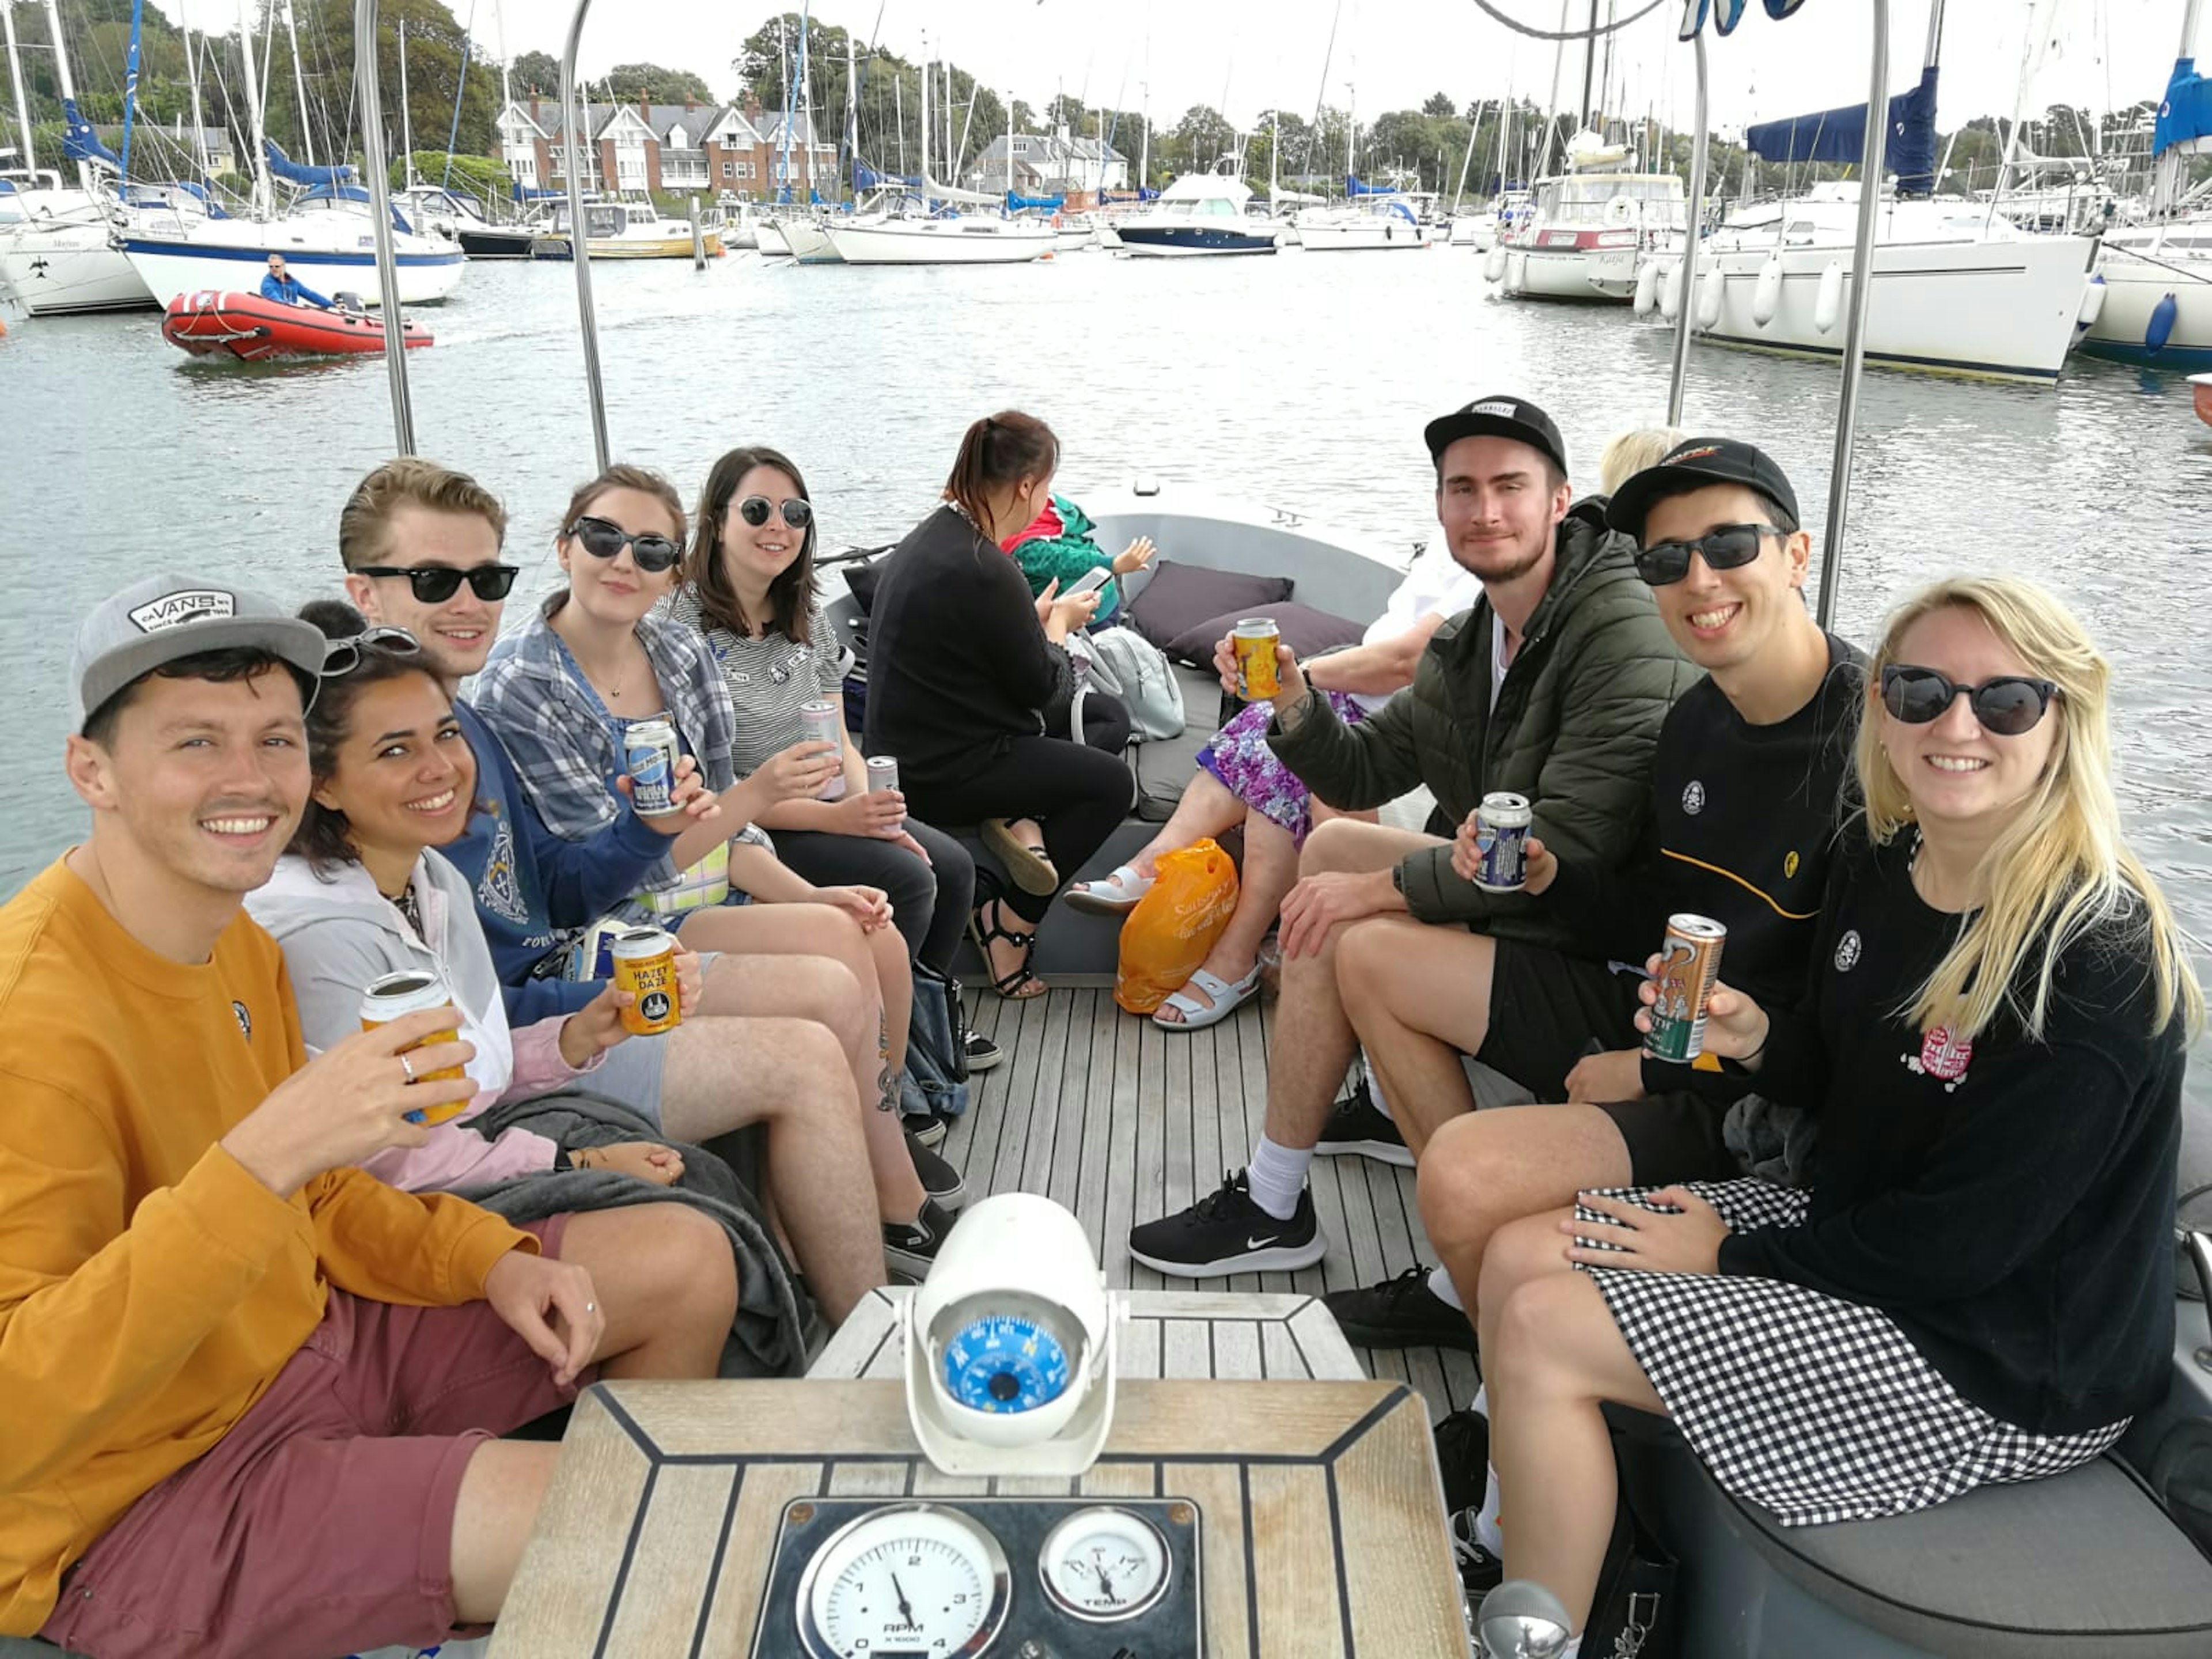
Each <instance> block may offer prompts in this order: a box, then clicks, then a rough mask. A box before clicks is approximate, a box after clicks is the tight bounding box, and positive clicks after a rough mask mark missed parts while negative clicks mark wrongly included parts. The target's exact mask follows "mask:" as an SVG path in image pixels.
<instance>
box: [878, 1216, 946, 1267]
mask: <svg viewBox="0 0 2212 1659" xmlns="http://www.w3.org/2000/svg"><path fill="white" fill-rule="evenodd" d="M951 1231H952V1217H951V1215H950V1214H948V1213H947V1212H946V1211H945V1206H943V1205H941V1204H939V1202H938V1201H937V1200H935V1199H933V1198H926V1199H924V1200H922V1202H921V1214H920V1215H918V1216H916V1217H915V1218H914V1219H913V1221H912V1222H911V1223H909V1224H908V1225H905V1226H901V1225H898V1224H897V1223H896V1222H890V1221H886V1222H885V1223H884V1263H885V1265H887V1266H888V1267H890V1270H891V1272H892V1273H896V1274H897V1275H898V1276H899V1277H900V1278H902V1279H911V1280H913V1281H914V1282H915V1284H917V1285H919V1284H920V1283H921V1281H922V1280H923V1279H927V1278H928V1277H929V1269H930V1266H931V1264H932V1263H933V1262H934V1261H936V1260H937V1248H938V1246H939V1245H940V1244H942V1243H945V1235H946V1234H947V1233H949V1232H951Z"/></svg>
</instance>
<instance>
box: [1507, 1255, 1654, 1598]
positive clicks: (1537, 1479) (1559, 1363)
mask: <svg viewBox="0 0 2212 1659" xmlns="http://www.w3.org/2000/svg"><path fill="white" fill-rule="evenodd" d="M1553 1237H1554V1238H1557V1237H1559V1235H1558V1234H1556V1233H1554V1234H1553ZM1483 1352H1484V1355H1485V1358H1486V1367H1485V1369H1486V1380H1487V1382H1488V1383H1489V1386H1490V1416H1491V1436H1490V1456H1491V1462H1492V1464H1493V1465H1494V1466H1495V1467H1496V1468H1497V1470H1498V1498H1499V1512H1498V1524H1499V1526H1500V1528H1501V1529H1502V1530H1503V1531H1504V1534H1505V1572H1506V1576H1507V1577H1510V1578H1529V1579H1534V1581H1535V1582H1536V1583H1540V1584H1541V1585H1543V1586H1544V1588H1545V1589H1548V1590H1550V1591H1551V1592H1552V1594H1553V1595H1556V1596H1558V1597H1559V1601H1560V1602H1561V1603H1562V1604H1563V1605H1564V1606H1565V1608H1566V1610H1567V1616H1568V1620H1569V1623H1570V1625H1571V1626H1572V1627H1573V1628H1574V1629H1576V1630H1580V1629H1581V1628H1582V1626H1583V1624H1584V1623H1585V1622H1586V1621H1587V1620H1588V1619H1589V1608H1590V1601H1591V1599H1592V1598H1593V1597H1594V1596H1595V1595H1596V1592H1597V1577H1598V1571H1599V1570H1600V1568H1601V1567H1602V1566H1603V1565H1604V1564H1605V1549H1606V1544H1607V1541H1609V1540H1610V1538H1611V1537H1612V1535H1613V1504H1614V1499H1615V1495H1616V1493H1617V1491H1618V1486H1617V1481H1618V1478H1619V1477H1618V1475H1617V1474H1616V1472H1615V1469H1614V1467H1613V1441H1612V1437H1611V1436H1610V1434H1609V1433H1608V1432H1607V1428H1606V1424H1605V1419H1604V1417H1603V1416H1602V1415H1601V1413H1600V1412H1599V1409H1598V1407H1599V1406H1600V1404H1601V1402H1603V1401H1608V1400H1611V1401H1619V1402H1620V1404H1622V1405H1625V1406H1633V1407H1637V1408H1638V1410H1641V1411H1647V1412H1654V1413H1659V1414H1660V1415H1662V1416H1663V1415H1664V1414H1665V1413H1666V1410H1667V1408H1666V1407H1665V1406H1664V1405H1663V1404H1662V1403H1661V1401H1660V1399H1659V1396H1658V1395H1657V1394H1656V1393H1655V1392H1654V1391H1653V1389H1652V1387H1651V1383H1650V1379H1649V1378H1648V1377H1646V1376H1644V1370H1643V1368H1642V1367H1641V1366H1639V1365H1638V1364H1637V1363H1636V1358H1635V1356H1634V1355H1633V1354H1632V1353H1631V1352H1629V1348H1628V1344H1627V1341H1626V1340H1625V1339H1624V1338H1623V1337H1622V1336H1621V1334H1620V1328H1619V1327H1618V1326H1617V1325H1615V1324H1614V1323H1613V1314H1612V1311H1611V1310H1609V1309H1608V1308H1607V1306H1606V1304H1605V1298H1604V1297H1603V1296H1602V1295H1601V1293H1600V1292H1599V1291H1598V1288H1597V1285H1596V1283H1595V1280H1593V1279H1591V1278H1590V1277H1589V1274H1587V1273H1546V1274H1544V1275H1542V1276H1541V1277H1539V1278H1535V1279H1529V1280H1528V1281H1527V1282H1526V1283H1524V1284H1522V1285H1520V1286H1518V1287H1517V1288H1516V1289H1515V1290H1514V1291H1512V1292H1511V1294H1510V1295H1509V1296H1508V1297H1506V1298H1505V1300H1504V1308H1503V1310H1502V1311H1501V1313H1500V1315H1499V1317H1498V1321H1497V1328H1496V1330H1495V1332H1494V1334H1493V1338H1492V1341H1490V1342H1487V1343H1486V1344H1485V1345H1484V1349H1483Z"/></svg>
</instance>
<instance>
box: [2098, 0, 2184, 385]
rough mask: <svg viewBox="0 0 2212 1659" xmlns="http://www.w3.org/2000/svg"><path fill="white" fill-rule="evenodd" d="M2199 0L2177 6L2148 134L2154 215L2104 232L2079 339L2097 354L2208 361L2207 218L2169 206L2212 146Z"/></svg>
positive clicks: (2161, 361)
mask: <svg viewBox="0 0 2212 1659" xmlns="http://www.w3.org/2000/svg"><path fill="white" fill-rule="evenodd" d="M2200 3H2201V0H2187V3H2186V4H2185V6H2184V8H2183V11H2182V22H2181V53H2180V56H2179V58H2177V59H2176V60H2175V62H2174V65H2173V76H2172V79H2171V80H2170V81H2169V82H2167V83H2166V98H2165V100H2164V101H2163V102H2161V103H2160V105H2159V108H2158V125H2157V126H2156V128H2155V129H2154V131H2153V133H2152V136H2151V154H2152V157H2153V162H2154V166H2155V167H2156V169H2157V172H2156V174H2155V176H2154V182H2153V193H2154V200H2155V202H2156V204H2157V205H2156V211H2157V212H2158V213H2159V214H2160V222H2158V223H2156V224H2153V225H2148V226H2142V227H2138V228H2132V229H2128V230H2123V231H2117V232H2114V233H2112V234H2108V235H2106V237H2105V239H2104V249H2103V252H2102V253H2101V254H2100V256H2099V258H2098V260H2097V275H2096V278H2095V283H2096V284H2097V285H2098V286H2099V287H2100V288H2101V289H2102V293H2103V298H2102V301H2101V303H2100V304H2099V306H2098V309H2097V313H2096V315H2095V317H2094V318H2093V319H2092V320H2091V322H2090V324H2089V331H2088V332H2087V334H2086V335H2085V336H2083V337H2082V340H2081V349H2082V350H2084V351H2086V352H2088V353H2090V354H2091V355H2092V356H2099V357H2117V358H2119V359H2120V360H2122V361H2123V362H2141V363H2155V364H2158V365H2160V367H2165V366H2167V365H2171V366H2172V367H2173V368H2184V369H2196V370H2202V369H2212V222H2206V221H2204V220H2203V219H2181V218H2177V217H2175V215H2176V214H2177V212H2178V211H2179V208H2180V205H2181V197H2182V193H2183V191H2182V185H2183V169H2184V167H2185V165H2186V158H2187V157H2189V156H2191V155H2204V154H2206V153H2208V152H2212V82H2208V81H2206V79H2205V78H2204V76H2201V75H2199V74H2198V73H2197V60H2196V58H2195V56H2194V55H2193V54H2194V48H2195V46H2196V44H2197V13H2198V8H2199V5H2200Z"/></svg>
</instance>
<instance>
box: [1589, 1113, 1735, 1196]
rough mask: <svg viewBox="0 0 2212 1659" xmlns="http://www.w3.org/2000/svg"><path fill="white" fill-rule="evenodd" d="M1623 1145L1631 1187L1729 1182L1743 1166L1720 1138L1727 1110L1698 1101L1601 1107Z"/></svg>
mask: <svg viewBox="0 0 2212 1659" xmlns="http://www.w3.org/2000/svg"><path fill="white" fill-rule="evenodd" d="M1598 1110H1600V1111H1601V1112H1603V1113H1604V1114H1605V1115H1607V1116H1608V1117H1610V1118H1611V1119H1612V1120H1613V1127H1615V1128H1616V1129H1618V1130H1620V1138H1621V1139H1622V1140H1624V1141H1626V1143H1627V1145H1628V1167H1629V1169H1630V1170H1632V1174H1631V1175H1630V1176H1629V1181H1628V1184H1629V1185H1630V1186H1632V1187H1671V1186H1673V1185H1674V1184H1675V1183H1676V1182H1682V1181H1734V1180H1735V1179H1737V1178H1738V1177H1739V1176H1741V1175H1742V1174H1743V1165H1742V1164H1741V1163H1740V1162H1739V1161H1738V1160H1737V1158H1736V1156H1735V1153H1734V1152H1730V1151H1729V1149H1728V1143H1727V1141H1726V1140H1725V1139H1723V1138H1722V1134H1721V1125H1722V1123H1723V1121H1725V1120H1726V1118H1727V1116H1728V1108H1727V1107H1725V1106H1722V1105H1718V1104H1716V1103H1714V1102H1712V1101H1710V1100H1707V1099H1706V1098H1705V1097H1704V1096H1702V1095H1692V1094H1667V1095H1652V1096H1650V1097H1647V1098H1645V1099H1643V1100H1623V1101H1619V1102H1616V1103H1613V1104H1612V1105H1601V1106H1600V1107H1599V1108H1598Z"/></svg>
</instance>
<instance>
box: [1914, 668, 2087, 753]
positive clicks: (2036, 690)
mask: <svg viewBox="0 0 2212 1659" xmlns="http://www.w3.org/2000/svg"><path fill="white" fill-rule="evenodd" d="M2057 695H2058V688H2057V686H2055V685H2053V684H2051V682H2050V681H2049V680H2033V679H2030V678H2027V676H2026V675H2025V674H2000V675H1998V676H1997V677H1996V678H1994V679H1987V680H1984V681H1983V682H1982V683H1981V684H1979V685H1960V684H1958V683H1957V682H1956V681H1954V680H1952V679H1950V678H1948V677H1946V676H1945V675H1942V674H1939V673H1937V672H1936V671H1935V670H1934V669H1932V668H1913V667H1910V666H1905V665H1899V664H1894V663H1893V664H1892V665H1890V666H1889V667H1887V668H1885V669H1883V670H1882V671H1881V706H1882V707H1883V708H1887V710H1889V712H1890V714H1892V715H1893V717H1894V718H1896V719H1898V720H1903V721H1904V722H1905V724H1906V725H1907V726H1925V725H1927V724H1928V723H1929V721H1930V720H1939V719H1941V718H1942V714H1943V711H1944V710H1945V709H1947V708H1949V707H1950V706H1951V704H1952V703H1953V702H1954V701H1955V700H1957V699H1958V698H1960V697H1962V696H1963V697H1964V698H1966V707H1967V708H1971V709H1972V710H1973V713H1974V721H1975V723H1976V724H1977V725H1978V726H1980V727H1981V728H1982V730H1983V731H1984V732H1990V733H1992V734H1993V735H1995V736H1996V737H2000V738H2016V737H2019V736H2020V735H2021V733H2022V732H2033V730H2034V729H2035V727H2036V726H2037V724H2038V722H2039V721H2040V720H2042V719H2043V716H2044V713H2045V710H2047V709H2048V708H2050V707H2051V699H2052V698H2053V697H2055V696H2057Z"/></svg>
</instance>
